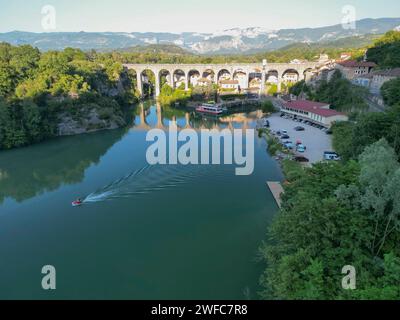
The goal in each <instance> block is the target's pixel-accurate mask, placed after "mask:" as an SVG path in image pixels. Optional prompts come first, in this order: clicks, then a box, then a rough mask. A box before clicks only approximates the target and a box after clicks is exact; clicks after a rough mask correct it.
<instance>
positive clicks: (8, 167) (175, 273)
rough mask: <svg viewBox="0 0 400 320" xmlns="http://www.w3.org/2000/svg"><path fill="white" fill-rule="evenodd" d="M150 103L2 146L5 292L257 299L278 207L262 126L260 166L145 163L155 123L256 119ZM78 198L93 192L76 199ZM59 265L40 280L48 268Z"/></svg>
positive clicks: (0, 274)
mask: <svg viewBox="0 0 400 320" xmlns="http://www.w3.org/2000/svg"><path fill="white" fill-rule="evenodd" d="M259 116H260V112H257V111H252V112H248V113H246V112H239V113H238V114H234V115H231V117H230V118H229V119H228V120H226V119H223V120H222V121H214V120H213V119H207V118H201V117H199V116H195V115H194V114H187V113H185V112H184V111H179V110H178V111H177V110H173V109H165V110H164V109H163V110H161V111H160V108H157V106H156V105H154V103H151V102H147V103H145V104H143V105H141V106H139V107H138V108H137V109H136V110H135V111H134V112H133V114H132V118H131V119H132V121H131V125H130V126H129V128H124V129H118V130H113V131H103V132H97V133H91V134H85V135H79V136H73V137H62V138H57V139H53V140H50V141H47V142H44V143H41V144H37V145H34V146H30V147H26V148H22V149H17V150H11V151H2V152H0V299H258V294H257V292H258V290H259V289H260V288H259V287H258V281H259V277H260V275H261V273H262V271H263V267H264V266H263V265H262V264H261V263H259V262H257V259H256V258H257V251H258V247H259V246H260V244H261V243H262V241H263V240H264V239H265V235H266V229H267V226H268V224H269V223H270V221H271V219H272V218H273V217H274V215H275V214H276V213H277V210H278V209H277V206H276V204H275V202H274V200H273V197H272V195H271V194H270V192H269V191H268V189H267V186H266V181H267V180H281V179H282V174H281V171H280V168H279V166H278V164H277V163H276V162H275V161H274V159H272V158H271V157H270V156H269V155H268V154H267V152H266V143H265V141H264V140H263V139H260V138H258V137H256V140H255V170H254V173H253V174H252V175H250V176H236V175H235V170H234V168H235V167H234V166H233V165H214V166H213V165H198V166H183V165H169V166H168V165H167V166H148V165H147V162H146V157H145V154H146V150H147V148H148V146H149V145H150V142H146V140H145V137H146V132H147V130H149V128H152V127H155V126H158V127H163V128H166V127H167V126H168V123H169V120H171V119H176V121H177V123H178V125H180V126H186V125H190V126H191V127H196V128H201V127H204V128H205V127H208V128H227V127H234V128H241V127H242V126H243V125H247V126H249V127H254V126H255V119H257V117H259ZM77 197H83V198H86V199H87V200H88V201H87V202H86V203H85V204H84V205H83V206H81V207H75V208H74V207H72V206H71V201H72V200H74V199H76V198H77ZM44 265H52V266H54V267H55V268H56V290H48V291H46V290H43V289H42V286H41V281H42V277H43V276H44V275H43V274H42V273H41V270H42V267H43V266H44Z"/></svg>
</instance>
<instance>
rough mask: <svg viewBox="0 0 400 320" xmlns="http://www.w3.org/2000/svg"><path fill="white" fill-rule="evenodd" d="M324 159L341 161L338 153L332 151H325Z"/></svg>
mask: <svg viewBox="0 0 400 320" xmlns="http://www.w3.org/2000/svg"><path fill="white" fill-rule="evenodd" d="M324 159H325V160H328V161H329V160H334V161H339V160H340V157H339V155H338V154H337V153H336V152H332V151H325V152H324Z"/></svg>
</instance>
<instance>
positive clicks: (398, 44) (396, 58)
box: [367, 31, 400, 68]
mask: <svg viewBox="0 0 400 320" xmlns="http://www.w3.org/2000/svg"><path fill="white" fill-rule="evenodd" d="M367 58H368V60H369V61H373V62H375V63H376V64H378V65H379V67H380V68H398V67H400V32H399V31H389V32H388V33H386V34H385V35H384V36H383V37H382V38H379V39H378V40H376V41H375V43H374V45H373V46H372V47H371V48H370V49H368V51H367Z"/></svg>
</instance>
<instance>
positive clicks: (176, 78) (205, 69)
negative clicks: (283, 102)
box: [124, 62, 319, 96]
mask: <svg viewBox="0 0 400 320" xmlns="http://www.w3.org/2000/svg"><path fill="white" fill-rule="evenodd" d="M318 65H319V63H318V62H306V63H268V64H265V65H263V64H261V63H253V64H241V63H239V64H124V67H125V68H127V69H129V70H133V71H135V72H136V78H137V86H138V91H139V93H140V94H141V95H143V80H144V76H143V75H144V73H145V71H151V72H152V73H153V74H154V76H155V84H154V85H155V93H156V96H159V94H160V91H161V78H162V77H164V78H165V79H166V81H167V82H168V84H169V85H170V86H171V87H173V88H175V87H176V84H177V83H180V84H184V86H185V89H186V90H187V89H188V88H189V85H190V84H193V82H194V81H196V82H197V81H199V80H200V79H203V80H204V81H209V82H210V83H219V81H220V80H221V79H231V80H239V81H240V83H241V87H242V88H249V82H250V78H251V77H252V76H254V74H258V75H260V85H261V88H260V89H261V92H263V89H264V85H265V82H266V80H268V78H269V77H270V76H274V77H276V79H277V84H278V91H280V88H281V84H282V83H283V82H284V77H285V75H286V74H288V73H290V74H294V75H295V78H297V80H298V81H300V80H302V79H305V74H306V72H307V71H310V70H313V69H315V68H316V67H318ZM296 75H297V76H296ZM295 81H296V79H295Z"/></svg>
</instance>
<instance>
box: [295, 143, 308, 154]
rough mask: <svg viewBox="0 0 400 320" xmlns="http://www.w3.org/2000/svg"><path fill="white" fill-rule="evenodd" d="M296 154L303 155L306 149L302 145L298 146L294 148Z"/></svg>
mask: <svg viewBox="0 0 400 320" xmlns="http://www.w3.org/2000/svg"><path fill="white" fill-rule="evenodd" d="M296 150H297V152H300V153H304V152H306V147H305V146H304V145H303V144H299V145H298V146H297V148H296Z"/></svg>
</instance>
